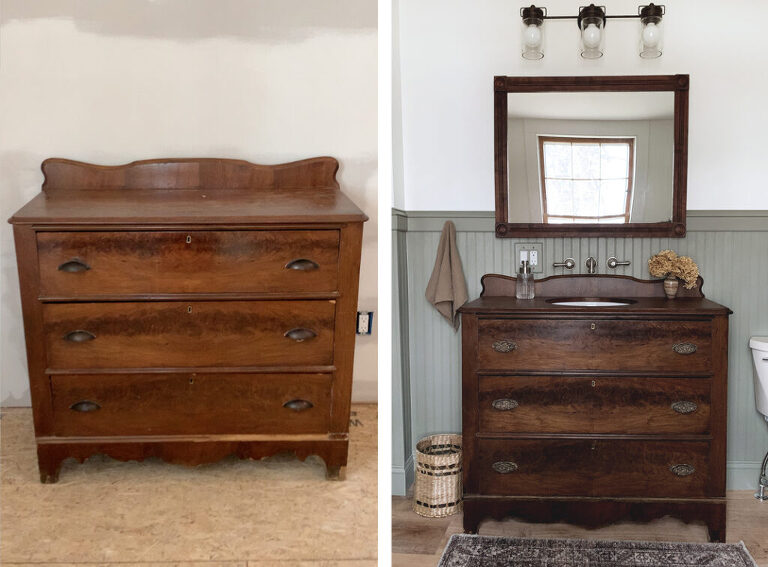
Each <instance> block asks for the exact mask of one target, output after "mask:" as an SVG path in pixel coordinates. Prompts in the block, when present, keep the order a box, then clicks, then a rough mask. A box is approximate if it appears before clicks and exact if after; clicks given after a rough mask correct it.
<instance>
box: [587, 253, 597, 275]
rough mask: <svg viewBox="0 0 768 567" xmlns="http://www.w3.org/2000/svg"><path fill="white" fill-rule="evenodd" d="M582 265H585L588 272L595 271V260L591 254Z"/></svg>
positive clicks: (592, 272)
mask: <svg viewBox="0 0 768 567" xmlns="http://www.w3.org/2000/svg"><path fill="white" fill-rule="evenodd" d="M584 265H585V266H586V267H587V273H588V274H594V273H595V272H596V271H597V260H595V259H594V258H593V257H592V256H590V257H589V258H587V261H586V262H584Z"/></svg>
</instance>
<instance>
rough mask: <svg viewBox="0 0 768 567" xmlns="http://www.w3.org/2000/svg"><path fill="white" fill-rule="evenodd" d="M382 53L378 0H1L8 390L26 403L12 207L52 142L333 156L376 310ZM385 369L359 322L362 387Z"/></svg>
mask: <svg viewBox="0 0 768 567" xmlns="http://www.w3.org/2000/svg"><path fill="white" fill-rule="evenodd" d="M376 61H377V37H376V1H375V0H312V2H306V1H304V0H109V1H108V2H105V1H103V0H36V1H35V2H29V1H28V0H2V4H1V5H0V220H2V221H3V222H2V226H0V237H2V247H1V248H0V252H1V256H0V262H1V263H2V264H1V271H2V273H1V278H2V279H0V285H1V286H2V287H1V291H2V297H1V299H0V301H1V303H0V307H1V308H2V313H1V315H0V318H1V327H0V332H1V333H2V335H1V336H0V346H1V347H2V351H1V352H0V356H1V358H2V360H1V366H0V381H1V387H2V388H1V392H0V400H1V401H2V403H3V404H5V405H26V404H28V403H29V386H28V378H27V372H26V359H25V352H24V337H23V331H22V323H21V309H20V305H19V292H18V279H17V276H16V264H15V258H14V250H13V243H12V241H11V230H10V227H9V225H7V224H5V220H6V219H7V218H8V217H9V216H11V214H12V213H13V212H14V211H15V210H16V209H18V208H19V207H20V206H21V205H23V204H24V202H26V201H27V200H28V199H30V198H31V197H32V196H33V195H35V194H36V193H37V192H38V191H39V190H40V185H41V183H42V181H43V177H42V174H41V173H40V163H41V162H42V161H43V160H44V159H45V158H47V157H52V156H57V157H68V158H72V159H78V160H84V161H91V162H96V163H104V164H118V163H124V162H128V161H132V160H137V159H146V158H155V157H228V158H239V159H246V160H249V161H253V162H257V163H279V162H284V161H290V160H294V159H300V158H305V157H311V156H316V155H332V156H335V157H336V158H338V159H339V161H340V162H341V170H340V173H339V181H340V183H341V186H342V189H343V190H344V191H345V192H346V193H347V194H348V195H349V196H350V197H351V198H352V199H353V200H354V201H355V203H356V204H357V205H358V206H359V207H360V208H362V209H363V210H364V211H365V212H366V213H367V214H368V215H369V216H370V217H371V220H370V221H369V222H368V223H366V225H365V231H364V243H363V261H362V269H361V282H360V300H359V305H360V308H361V309H365V310H374V309H375V308H376V305H377V260H376V235H377V226H376V219H377V211H376V208H377V200H376V154H377V148H376V143H377V129H376V120H377V106H376V101H377V90H376V83H377V70H376ZM374 333H375V331H374ZM376 368H377V361H376V335H375V334H374V335H373V336H370V337H368V336H366V337H358V340H357V351H356V358H355V376H354V394H353V397H354V399H356V400H372V399H375V396H376Z"/></svg>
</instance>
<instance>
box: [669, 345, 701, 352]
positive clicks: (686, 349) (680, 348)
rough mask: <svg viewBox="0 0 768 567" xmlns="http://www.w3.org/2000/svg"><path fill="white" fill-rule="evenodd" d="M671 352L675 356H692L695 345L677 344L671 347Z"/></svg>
mask: <svg viewBox="0 0 768 567" xmlns="http://www.w3.org/2000/svg"><path fill="white" fill-rule="evenodd" d="M672 350H673V351H675V352H676V353H677V354H693V353H694V352H696V345H695V344H693V343H677V344H674V345H672Z"/></svg>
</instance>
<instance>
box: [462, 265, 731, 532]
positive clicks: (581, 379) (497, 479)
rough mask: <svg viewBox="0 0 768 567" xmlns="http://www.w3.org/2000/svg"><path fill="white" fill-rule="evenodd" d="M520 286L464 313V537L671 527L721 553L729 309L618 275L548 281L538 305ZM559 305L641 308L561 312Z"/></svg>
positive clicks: (496, 280) (499, 289)
mask: <svg viewBox="0 0 768 567" xmlns="http://www.w3.org/2000/svg"><path fill="white" fill-rule="evenodd" d="M514 282H515V280H514V278H509V277H506V276H499V275H493V274H491V275H487V276H485V277H484V278H483V287H484V290H483V297H481V298H480V299H477V300H474V301H472V302H470V303H468V304H465V305H464V306H463V307H462V308H461V312H462V325H463V331H462V373H463V378H462V380H463V384H462V404H463V405H462V428H463V438H464V463H463V466H464V479H463V480H464V496H465V509H464V529H465V530H466V531H471V532H474V531H476V530H477V525H478V524H479V522H480V521H481V520H482V519H483V518H484V517H487V516H493V517H496V518H501V517H503V516H504V515H507V514H509V515H516V516H518V517H521V518H523V519H527V520H529V521H540V522H556V521H568V522H573V523H578V524H583V525H587V526H597V525H604V524H606V523H610V522H614V521H619V520H622V519H631V520H636V521H648V520H651V519H654V518H657V517H661V516H664V515H672V516H675V517H678V518H681V519H683V520H685V521H691V520H694V519H695V520H701V521H703V522H705V523H706V524H707V526H708V529H709V533H710V538H711V539H713V540H715V541H722V540H723V539H724V537H725V502H724V496H725V472H726V471H725V459H726V453H725V440H726V423H727V421H726V398H727V365H728V362H727V359H728V316H729V315H730V313H731V311H730V310H729V309H728V308H726V307H724V306H722V305H718V304H717V303H714V302H712V301H710V300H708V299H706V298H704V296H703V293H701V289H702V285H703V282H702V281H701V279H699V282H698V286H697V288H696V289H695V290H690V291H689V292H688V293H689V295H687V296H684V297H682V298H679V299H675V300H667V299H665V298H664V297H663V296H660V295H659V292H661V293H662V294H663V290H662V289H661V285H662V282H661V281H645V280H636V279H634V278H626V277H621V276H585V277H580V276H555V277H551V278H546V279H544V280H541V281H540V282H537V286H538V287H537V297H536V298H535V299H533V300H518V299H516V298H515V297H514ZM539 292H542V293H543V295H541V296H540V295H538V293H539ZM557 294H566V295H567V297H574V298H580V297H591V298H596V299H601V298H626V299H629V300H630V304H629V305H624V306H620V307H560V306H556V305H553V304H552V302H551V299H553V298H556V297H558V295H557ZM560 298H562V295H561V296H560ZM678 342H690V343H695V344H696V346H697V349H696V352H695V353H693V354H679V353H678V352H676V351H675V350H673V349H672V345H673V344H675V343H678ZM494 343H497V344H496V345H494ZM513 343H514V344H513ZM494 346H496V349H494ZM676 401H683V402H692V403H694V404H695V408H694V409H692V411H691V408H690V407H689V408H687V409H686V408H685V407H684V406H679V407H682V408H683V409H684V412H683V413H679V412H676V411H675V410H674V409H673V407H672V404H674V403H675V402H676ZM494 402H498V403H497V404H496V405H494ZM685 412H688V413H685ZM494 463H497V465H496V467H494ZM499 463H514V465H512V464H505V465H501V464H499ZM676 464H682V465H690V466H691V467H693V469H692V471H691V472H692V474H690V475H683V476H679V475H676V474H675V473H674V471H672V469H671V467H673V466H674V465H676ZM500 471H501V472H500ZM505 471H506V472H505ZM678 472H685V471H678ZM629 497H634V498H629Z"/></svg>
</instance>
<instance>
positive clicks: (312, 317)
mask: <svg viewBox="0 0 768 567" xmlns="http://www.w3.org/2000/svg"><path fill="white" fill-rule="evenodd" d="M335 303H336V302H335V301H327V300H316V301H219V302H215V301H202V302H194V303H188V302H146V303H51V304H46V305H44V306H43V318H44V331H45V338H46V343H47V351H48V366H49V367H50V368H57V369H62V368H158V367H165V368H167V367H194V366H201V367H208V366H295V365H330V364H332V363H333V325H334V315H335Z"/></svg>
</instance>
